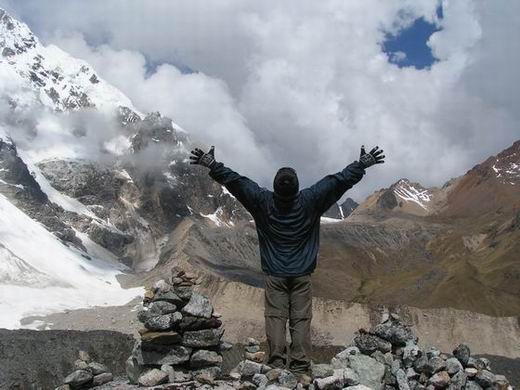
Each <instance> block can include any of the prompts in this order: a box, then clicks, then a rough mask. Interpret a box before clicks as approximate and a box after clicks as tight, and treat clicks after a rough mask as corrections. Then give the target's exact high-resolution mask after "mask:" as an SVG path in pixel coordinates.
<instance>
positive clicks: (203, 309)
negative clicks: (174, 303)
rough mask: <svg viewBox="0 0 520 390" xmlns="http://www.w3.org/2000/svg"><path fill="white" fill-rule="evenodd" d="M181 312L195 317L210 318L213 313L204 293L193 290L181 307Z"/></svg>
mask: <svg viewBox="0 0 520 390" xmlns="http://www.w3.org/2000/svg"><path fill="white" fill-rule="evenodd" d="M182 312H183V313H184V314H187V315H192V316H195V317H203V318H211V314H212V313H213V306H212V305H211V302H210V301H209V299H208V298H206V297H205V296H204V295H202V294H199V293H198V292H196V291H193V293H192V294H191V298H190V300H189V302H188V304H187V305H186V306H184V308H183V309H182Z"/></svg>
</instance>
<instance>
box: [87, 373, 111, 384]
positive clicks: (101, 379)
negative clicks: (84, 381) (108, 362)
mask: <svg viewBox="0 0 520 390" xmlns="http://www.w3.org/2000/svg"><path fill="white" fill-rule="evenodd" d="M113 379H114V376H113V375H112V373H111V372H103V373H101V374H97V375H94V378H92V386H101V385H104V384H105V383H108V382H110V381H112V380H113Z"/></svg>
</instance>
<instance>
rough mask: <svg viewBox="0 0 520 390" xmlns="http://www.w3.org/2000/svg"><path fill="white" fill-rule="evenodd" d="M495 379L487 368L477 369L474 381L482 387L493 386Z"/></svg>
mask: <svg viewBox="0 0 520 390" xmlns="http://www.w3.org/2000/svg"><path fill="white" fill-rule="evenodd" d="M495 380H496V378H495V375H494V374H493V373H492V372H490V371H488V370H482V371H479V372H478V373H477V375H475V381H476V382H477V383H478V384H479V385H480V386H482V387H484V388H486V387H491V386H493V384H494V383H495Z"/></svg>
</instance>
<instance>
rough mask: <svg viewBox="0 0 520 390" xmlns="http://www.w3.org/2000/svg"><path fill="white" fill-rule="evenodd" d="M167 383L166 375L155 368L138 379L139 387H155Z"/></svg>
mask: <svg viewBox="0 0 520 390" xmlns="http://www.w3.org/2000/svg"><path fill="white" fill-rule="evenodd" d="M167 382H168V374H167V373H166V372H164V371H162V370H159V369H157V368H152V369H151V370H150V371H147V372H145V373H144V374H142V375H141V376H140V377H139V380H138V383H139V385H140V386H144V387H146V386H148V387H150V386H157V385H160V384H163V383H167Z"/></svg>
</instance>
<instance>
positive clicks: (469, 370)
mask: <svg viewBox="0 0 520 390" xmlns="http://www.w3.org/2000/svg"><path fill="white" fill-rule="evenodd" d="M197 283H198V278H197V276H196V275H195V274H189V273H186V272H185V271H183V270H182V269H181V268H178V267H174V268H173V269H172V276H171V277H170V278H168V279H166V280H164V279H163V280H160V281H158V282H156V283H155V284H154V286H153V287H152V288H149V289H148V290H146V292H145V295H144V298H143V302H142V304H141V305H140V306H139V308H138V311H137V319H138V320H139V322H140V323H142V324H143V325H144V327H142V328H140V329H139V331H138V333H139V336H138V338H137V340H136V341H135V344H134V347H133V350H132V351H131V353H130V356H129V357H128V359H127V361H126V374H127V379H126V380H125V378H116V379H115V380H114V377H113V375H112V373H111V372H109V371H108V367H106V366H104V365H103V364H102V363H101V364H100V363H99V362H93V361H91V360H90V356H89V355H88V354H86V353H84V352H80V353H79V359H77V360H76V361H75V362H74V364H73V369H74V370H73V371H72V372H71V373H70V374H69V375H67V376H66V377H65V378H64V380H63V385H60V386H59V387H58V388H57V390H58V389H59V390H71V389H83V388H90V387H97V388H103V389H125V388H132V386H140V387H143V388H153V389H157V390H159V389H213V388H217V389H221V390H232V389H238V390H246V389H247V390H254V389H259V390H264V389H265V390H275V389H284V390H285V389H297V390H303V389H309V390H315V389H318V390H331V389H351V390H369V389H373V390H392V389H399V390H422V389H426V390H437V389H449V390H458V389H461V390H462V389H471V390H481V389H488V388H494V389H497V390H512V389H514V387H513V384H512V383H513V382H512V379H511V378H509V379H508V378H507V377H506V376H504V375H502V374H501V373H498V372H496V370H494V367H492V364H491V361H490V360H489V359H487V358H485V357H476V356H472V354H471V350H470V347H469V346H468V345H466V344H459V345H458V346H456V347H455V348H454V349H453V351H452V352H451V353H450V354H446V353H442V352H441V351H440V350H438V349H437V348H435V347H429V348H422V347H421V346H420V345H419V340H418V337H417V336H416V335H415V334H414V332H413V331H412V327H411V326H410V325H409V324H407V323H406V322H405V321H403V320H402V319H401V318H400V317H399V316H398V315H397V314H395V313H391V312H387V313H385V314H384V315H383V317H382V318H381V320H380V322H378V323H377V324H375V325H374V326H372V327H371V328H370V329H369V330H366V329H363V328H361V329H359V330H358V331H357V332H356V333H355V335H354V337H353V339H352V341H351V342H350V343H349V344H348V345H347V347H346V348H342V349H341V350H340V351H339V352H337V353H335V354H334V356H333V357H332V359H330V361H327V362H326V363H318V362H316V361H315V362H313V364H312V366H311V368H310V370H309V371H308V373H307V374H294V373H292V372H290V371H288V370H286V369H284V368H277V367H270V366H269V365H267V364H266V363H267V359H266V354H265V352H264V351H262V348H261V346H260V343H259V342H258V341H257V340H255V339H253V338H248V339H247V340H246V344H245V346H244V350H243V354H241V356H240V359H241V360H240V361H239V362H238V364H236V366H235V367H234V368H232V369H231V370H230V371H229V372H227V370H223V363H224V357H223V355H224V354H225V352H226V351H229V350H231V349H232V348H233V346H232V345H231V344H230V343H228V342H226V341H224V340H223V339H222V335H223V334H224V329H223V328H222V321H221V320H220V318H221V314H219V313H217V312H215V310H214V308H213V306H212V304H211V302H210V301H209V300H208V298H207V297H206V296H204V295H202V294H201V293H199V292H197V291H194V290H193V287H194V286H195V285H196V284H197Z"/></svg>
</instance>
